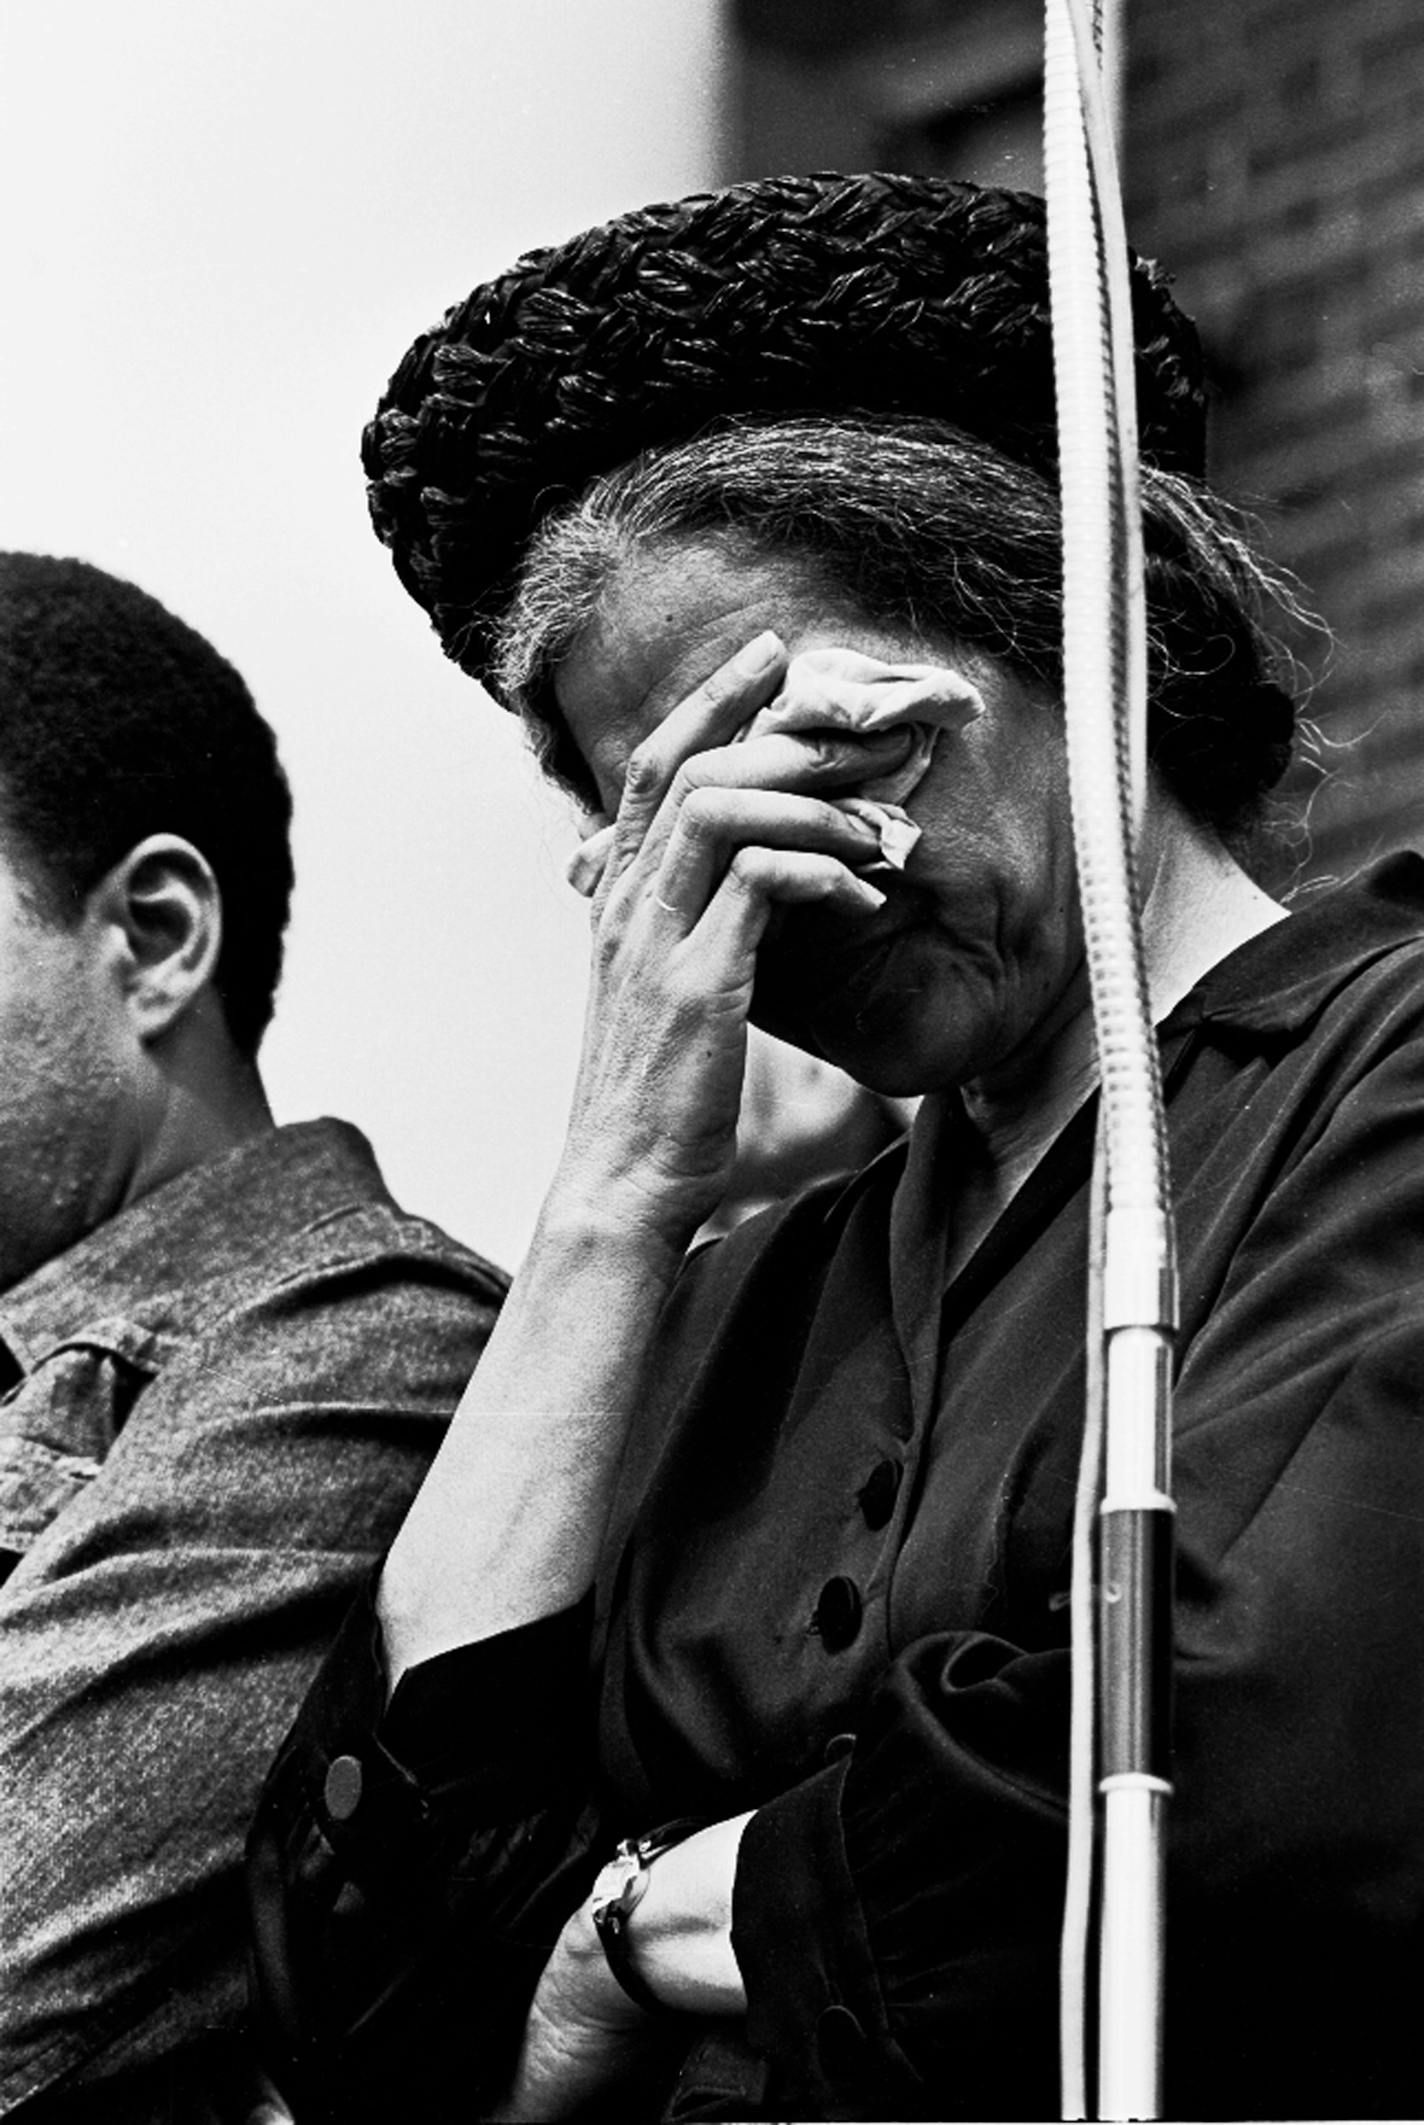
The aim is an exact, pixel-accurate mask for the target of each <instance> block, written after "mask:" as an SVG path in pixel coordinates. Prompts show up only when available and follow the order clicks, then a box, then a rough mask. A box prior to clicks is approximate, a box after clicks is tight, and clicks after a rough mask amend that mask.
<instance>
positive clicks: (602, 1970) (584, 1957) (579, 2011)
mask: <svg viewBox="0 0 1424 2125" xmlns="http://www.w3.org/2000/svg"><path fill="white" fill-rule="evenodd" d="M657 2036H658V2028H657V2024H656V2023H655V2021H654V2019H653V2017H652V2016H651V2015H648V2014H645V2013H644V2012H643V2010H642V2008H641V2007H639V2006H638V2005H637V2004H636V2003H635V2002H634V2001H633V2000H631V1999H630V1998H629V1997H628V1994H627V1993H626V1992H625V1991H624V1990H623V1987H622V1986H621V1985H620V1984H619V1982H618V1980H617V1978H615V1977H614V1975H613V1972H612V1971H611V1970H610V1969H609V1967H608V1958H607V1957H606V1956H605V1955H604V1952H603V1944H602V1942H601V1941H600V1940H599V1938H598V1935H597V1934H596V1933H595V1932H594V1930H593V1922H592V1920H591V1919H590V1918H589V1915H588V1907H587V1906H586V1905H580V1907H579V1909H578V1910H577V1911H575V1913H574V1915H573V1917H572V1918H571V1919H570V1920H569V1922H568V1924H567V1925H566V1926H565V1927H564V1930H563V1932H562V1933H561V1934H560V1935H559V1938H558V1941H557V1942H556V1944H555V1947H554V1952H553V1954H552V1955H551V1956H550V1957H549V1960H548V1962H547V1963H546V1964H545V1965H544V1971H543V1975H542V1976H541V1977H540V1979H539V1983H538V1986H537V1988H536V1990H535V1993H534V1998H533V2000H532V2001H531V2002H530V2006H529V2013H528V2015H527V2017H526V2019H525V2023H524V2035H523V2039H522V2041H521V2043H520V2048H519V2058H518V2061H517V2063H516V2065H515V2069H514V2077H513V2079H512V2081H511V2082H510V2085H509V2087H508V2089H507V2090H506V2091H505V2094H504V2096H503V2098H502V2100H501V2101H500V2102H499V2103H497V2104H496V2105H495V2106H494V2108H493V2109H492V2110H491V2111H490V2112H489V2117H490V2119H491V2120H492V2121H494V2125H526V2121H528V2125H538V2121H540V2120H543V2119H550V2120H552V2119H555V2118H568V2117H575V2116H577V2114H578V2112H579V2111H580V2110H581V2109H583V2108H584V2107H585V2105H587V2104H589V2103H591V2102H593V2101H594V2100H595V2099H596V2098H597V2097H599V2096H603V2095H608V2094H611V2093H612V2091H613V2090H614V2089H615V2088H617V2087H618V2086H619V2085H620V2084H621V2083H622V2082H624V2081H626V2080H627V2079H629V2077H630V2076H631V2075H633V2074H634V2073H636V2071H637V2069H638V2067H639V2066H640V2064H642V2063H643V2062H644V2061H645V2059H646V2056H647V2053H648V2051H649V2048H650V2046H652V2045H653V2044H654V2043H655V2042H656V2039H657Z"/></svg>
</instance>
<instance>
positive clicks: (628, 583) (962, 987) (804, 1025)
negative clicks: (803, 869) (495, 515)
mask: <svg viewBox="0 0 1424 2125" xmlns="http://www.w3.org/2000/svg"><path fill="white" fill-rule="evenodd" d="M765 628H774V629H775V630H776V632H777V633H778V634H779V635H780V636H781V638H782V640H783V642H784V643H785V644H786V647H787V650H788V652H789V653H790V654H791V655H793V656H795V655H797V654H798V653H800V652H801V651H803V650H811V649H831V648H839V649H855V650H860V651H862V652H864V653H865V654H867V655H870V656H876V657H880V658H883V659H885V660H887V661H892V662H917V663H927V662H928V663H939V664H948V665H951V666H953V667H955V668H956V669H958V670H959V671H961V672H962V673H963V674H964V675H965V676H966V677H967V678H969V679H971V680H972V681H973V683H974V684H975V686H977V687H978V689H979V691H980V693H981V695H982V696H983V700H984V714H983V715H982V716H980V717H978V718H977V719H976V720H975V721H973V722H972V723H970V724H969V725H968V726H967V727H966V728H965V729H964V730H962V731H959V732H954V733H951V732H944V733H942V734H941V736H940V739H939V742H938V745H937V746H936V749H935V754H934V758H933V760H932V762H931V765H930V768H929V770H928V772H927V773H926V775H925V776H924V779H923V780H922V781H921V782H920V784H919V786H918V787H917V788H916V789H915V790H914V791H913V792H912V793H911V795H910V797H909V798H908V799H907V802H906V807H905V808H906V810H907V811H908V812H909V813H910V816H911V817H912V818H913V819H914V821H915V823H916V825H917V826H919V828H920V829H921V838H920V840H919V841H918V843H917V844H916V846H915V848H914V850H913V851H912V853H911V855H910V858H909V861H908V863H907V865H906V867H905V870H904V873H903V875H897V874H895V873H887V872H886V871H884V870H877V871H876V873H875V882H876V884H877V885H879V886H880V887H882V888H883V889H884V891H885V893H886V895H887V898H886V902H885V905H884V907H883V908H882V909H880V911H879V912H878V913H875V914H859V913H848V912H845V911H843V910H840V909H825V910H823V909H820V908H816V907H797V908H787V909H780V910H777V911H776V913H775V915H774V918H773V921H772V923H771V925H770V927H769V929H768V931H767V935H766V938H765V941H764V942H763V944H762V947H761V950H760V954H759V957H758V975H757V986H756V996H755V1003H754V1008H753V1016H754V1018H755V1019H756V1020H757V1022H758V1023H759V1024H760V1025H762V1026H764V1027H766V1028H767V1030H768V1031H770V1032H773V1033H776V1034H779V1035H780V1036H781V1037H782V1038H783V1039H787V1040H791V1041H794V1042H795V1043H796V1044H797V1045H798V1046H800V1047H803V1048H806V1049H808V1050H810V1051H811V1052H812V1053H814V1054H818V1055H824V1056H826V1057H827V1058H828V1059H829V1060H830V1061H832V1062H834V1063H838V1064H839V1065H840V1066H841V1068H842V1069H844V1070H846V1071H848V1072H849V1073H850V1075H851V1076H852V1077H855V1078H857V1079H859V1080H860V1081H861V1082H862V1083H863V1084H866V1085H869V1086H871V1087H872V1088H873V1089H875V1090H876V1091H879V1092H884V1093H889V1094H901V1095H903V1094H911V1093H918V1092H928V1091H935V1090H940V1089H943V1088H944V1087H946V1086H948V1085H951V1084H962V1083H967V1082H971V1081H974V1080H978V1079H981V1078H984V1077H986V1076H988V1077H990V1078H992V1077H994V1076H996V1075H1001V1074H1003V1075H1007V1076H1012V1075H1015V1074H1017V1071H1018V1069H1019V1067H1020V1066H1021V1065H1027V1064H1029V1063H1030V1061H1031V1058H1032V1056H1033V1054H1034V1053H1035V1051H1036V1050H1038V1049H1039V1048H1040V1047H1041V1046H1042V1045H1043V1044H1044V1043H1045V1042H1046V1041H1047V1040H1048V1039H1049V1038H1050V1037H1051V1036H1052V1034H1053V1033H1054V1032H1055V1031H1056V1030H1057V1028H1058V1027H1059V1026H1060V1025H1061V1024H1062V1023H1064V1021H1065V1020H1066V1019H1067V1018H1068V1017H1070V1016H1072V1015H1073V1014H1074V1012H1075V1011H1076V1010H1077V1009H1078V1008H1079V1007H1080V1006H1081V1004H1082V1001H1083V998H1084V995H1085V988H1084V982H1083V972H1082V951H1081V934H1080V929H1079V924H1078V915H1077V905H1076V894H1075V892H1074V889H1073V850H1072V836H1071V831H1070V826H1069V813H1068V786H1067V765H1066V758H1065V753H1064V743H1063V730H1062V718H1061V715H1060V712H1059V710H1058V708H1057V705H1056V704H1055V703H1054V702H1053V701H1052V700H1051V699H1050V698H1049V697H1048V696H1047V695H1046V694H1045V693H1042V692H1039V691H1037V690H1034V689H1031V688H1030V687H1029V686H1028V685H1027V684H1026V683H1025V682H1024V681H1023V680H1021V679H1019V678H1018V677H1017V676H1016V675H1015V674H1013V673H1012V672H1010V671H1008V670H1007V669H1006V668H1005V667H1004V666H1003V665H1002V664H999V663H997V662H996V661H994V660H993V659H991V658H989V657H986V656H983V655H981V654H980V653H978V652H974V651H965V652H957V651H955V650H953V649H952V648H951V647H950V646H949V645H947V644H945V643H937V642H931V641H927V640H925V639H924V638H922V637H919V636H916V635H914V634H912V633H911V632H910V631H909V630H908V629H907V628H903V629H902V628H898V627H885V626H881V625H879V624H877V623H873V622H868V621H866V620H865V619H864V618H863V617H861V616H860V615H859V614H857V613H856V612H855V611H854V610H853V608H851V607H850V606H849V605H846V606H844V607H843V608H841V609H839V610H838V609H837V607H836V605H835V603H834V602H831V601H828V598H827V596H826V595H825V594H824V593H823V592H820V591H818V590H817V589H816V588H815V587H814V582H813V579H812V578H811V577H810V575H809V574H808V572H807V571H805V570H802V569H798V568H797V567H796V566H795V565H794V564H793V563H791V562H788V561H786V560H784V559H777V558H768V557H761V556H755V555H751V554H748V555H746V556H744V557H743V556H740V555H736V554H733V553H731V552H729V551H728V550H727V549H725V548H722V547H716V546H712V545H710V544H709V545H682V544H680V545H677V546H669V547H665V548H661V549H651V548H650V549H646V550H643V551H641V552H640V553H639V554H637V555H636V556H635V557H633V558H631V559H630V560H628V561H627V562H625V563H624V564H623V566H622V567H621V568H620V570H619V572H618V573H617V575H616V576H615V577H614V578H613V580H612V582H611V583H610V585H609V588H608V590H607V592H606V594H605V596H604V598H603V600H602V603H601V605H600V608H599V611H598V613H597V615H596V616H595V618H594V620H593V621H592V622H591V623H590V625H589V626H588V628H587V629H586V630H585V632H584V634H583V635H582V636H581V637H580V639H579V641H578V642H577V643H576V645H575V647H574V648H573V650H572V651H570V653H569V655H568V656H567V657H566V658H565V659H564V661H563V663H562V664H561V666H560V667H559V670H558V673H557V675H556V692H557V696H558V701H559V706H560V709H561V711H562V713H563V716H564V718H565V720H566V722H567V724H568V727H569V730H570V732H571V734H572V736H573V738H574V741H575V743H576V744H577V745H578V747H579V750H580V751H581V753H582V754H583V757H584V759H585V761H586V762H587V763H588V766H589V768H590V770H591V772H592V774H593V777H594V780H595V782H596V784H597V786H598V789H599V792H600V795H601V798H602V802H603V804H604V806H605V808H606V810H607V811H608V812H609V813H610V814H611V813H612V812H614V811H616V809H617V806H618V800H619V795H620V792H621V789H622V785H623V774H624V769H625V766H626V763H627V760H628V756H629V754H630V753H631V752H632V751H633V750H634V748H635V747H636V746H637V745H638V744H639V743H640V742H641V741H642V740H643V739H644V738H645V737H646V736H647V735H648V733H649V732H650V731H652V730H653V729H654V728H656V726H657V725H658V724H659V723H660V722H661V721H662V720H663V718H664V717H665V716H666V715H667V714H668V713H669V711H670V710H671V709H673V708H674V707H676V706H677V704H678V703H679V702H680V701H682V700H684V699H685V698H686V697H687V695H689V694H690V693H691V692H692V691H693V689H694V688H695V687H697V686H698V685H700V684H701V682H702V681H703V680H705V679H706V678H707V677H708V676H709V675H710V674H711V673H712V672H713V671H714V670H715V669H716V668H717V667H718V666H719V665H721V664H722V663H724V662H725V661H726V659H727V658H729V657H731V656H732V655H734V654H735V652H736V651H737V650H738V649H740V648H741V647H742V645H743V644H744V643H746V642H748V641H750V640H751V638H752V637H753V636H754V635H757V634H760V633H761V632H762V630H763V629H765ZM882 764H883V763H882ZM849 793H850V791H849V789H847V790H846V792H845V794H849Z"/></svg>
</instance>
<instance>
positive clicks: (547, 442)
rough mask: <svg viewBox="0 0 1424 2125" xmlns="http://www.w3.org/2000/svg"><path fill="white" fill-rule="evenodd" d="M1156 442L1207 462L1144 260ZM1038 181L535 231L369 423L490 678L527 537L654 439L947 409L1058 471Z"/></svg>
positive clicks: (706, 208)
mask: <svg viewBox="0 0 1424 2125" xmlns="http://www.w3.org/2000/svg"><path fill="white" fill-rule="evenodd" d="M1132 280H1133V307H1134V324H1135V331H1136V343H1137V389H1138V418H1139V427H1140V433H1141V440H1142V450H1143V455H1144V457H1145V458H1147V459H1148V460H1150V461H1152V462H1154V463H1156V464H1158V465H1160V466H1162V467H1164V468H1167V469H1171V470H1174V471H1179V472H1187V473H1193V474H1199V473H1200V472H1201V471H1202V469H1203V460H1204V451H1205V403H1204V393H1203V387H1202V375H1201V359H1200V349H1199V346H1198V342H1197V337H1196V332H1195V329H1194V328H1193V326H1192V324H1191V323H1190V321H1189V320H1188V319H1187V318H1186V317H1185V316H1184V315H1183V314H1182V312H1181V311H1180V310H1179V309H1178V308H1177V307H1176V305H1175V303H1174V302H1173V301H1172V299H1171V297H1170V296H1169V294H1168V293H1167V289H1166V284H1165V279H1164V277H1163V275H1162V274H1161V273H1160V272H1159V270H1158V269H1157V268H1156V267H1155V266H1153V265H1152V264H1150V263H1148V262H1144V261H1142V260H1135V261H1134V264H1133V275H1132ZM1053 410H1054V399H1053V374H1052V353H1051V343H1050V331H1049V314H1048V285H1047V249H1046V239H1045V233H1044V210H1043V203H1042V201H1041V200H1039V199H1036V198H1033V197H1031V196H1030V195H1028V194H1025V193H1016V192H1004V191H993V190H986V189H982V188H981V187H979V186H976V185H970V184H961V183H950V182H947V181H945V180H941V179H935V178H929V177H899V176H853V177H847V176H817V177H780V178H770V179H765V180H761V181H758V182H755V183H750V184H742V185H736V186H733V187H732V188H731V189H729V190H727V191H724V192H718V193H713V194H699V195H696V196H695V197H693V198H690V199H684V200H678V201H675V202H672V203H670V204H667V205H660V206H651V207H646V208H643V209H642V210H640V211H639V212H637V213H633V214H625V215H622V216H620V217H619V218H618V219H617V220H615V221H611V222H607V223H605V224H604V225H603V226H601V227H599V228H595V229H590V230H588V231H587V232H586V233H585V234H583V235H581V236H577V237H574V238H573V239H572V240H571V241H569V242H568V243H564V244H560V245H558V246H557V247H555V248H552V249H548V250H542V251H535V252H532V253H531V254H530V255H529V256H528V257H526V258H523V259H521V260H520V261H519V262H518V263H517V264H516V265H515V266H513V267H512V268H511V269H510V270H509V271H508V272H507V273H505V274H503V275H501V276H500V278H499V279H497V280H494V281H491V282H490V283H489V284H488V285H487V286H485V287H480V288H477V289H475V291H474V293H473V294H472V295H470V296H469V297H468V298H467V300H466V301H464V302H463V303H459V304H457V305H456V306H455V307H454V308H453V309H452V310H450V311H449V312H448V313H447V315H446V316H445V318H444V320H443V321H442V322H441V324H440V325H438V326H437V327H436V328H435V329H434V330H433V331H431V332H427V333H425V334H423V335H422V336H421V338H419V339H418V340H417V341H416V343H415V345H414V346H413V347H412V348H411V350H410V352H409V353H408V354H407V355H406V357H405V360H404V361H403V362H402V363H401V365H400V367H399V369H398V370H397V371H396V373H395V375H394V377H393V378H392V379H391V382H390V385H389V386H388V388H387V391H386V394H385V396H384V398H383V399H382V401H381V404H380V406H379V408H378V410H377V412H376V415H375V417H374V419H373V420H372V421H371V423H370V424H369V426H368V427H367V429H366V432H365V436H364V438H363V453H362V454H363V461H364V464H365V467H366V472H367V475H368V479H369V495H370V506H371V515H372V519H373V521H374V523H375V527H376V530H377V532H378V534H379V536H380V537H381V538H382V539H383V540H384V542H385V543H386V544H387V545H388V546H389V547H390V549H391V553H392V557H393V559H394V561H395V565H396V569H397V571H398V573H399V575H400V578H401V581H402V582H403V583H404V584H405V586H406V588H407V589H408V590H409V591H410V592H411V594H412V596H413V597H415V598H416V599H417V600H418V601H419V603H420V604H422V605H423V606H424V607H425V609H426V611H427V612H428V613H429V614H430V617H431V619H432V621H433V622H434V625H435V627H436V630H437V632H438V633H439V635H440V638H441V641H442V643H443V646H444V648H445V650H446V653H447V654H448V655H450V656H452V657H453V658H454V659H455V660H456V662H457V663H459V664H460V665H461V666H462V667H463V668H464V669H465V670H466V671H468V672H469V673H470V674H471V675H472V676H473V677H475V678H482V677H483V676H484V675H485V672H486V666H487V663H488V658H489V650H490V629H491V624H492V622H493V620H494V619H495V618H496V617H497V615H498V613H499V611H500V609H501V607H502V605H503V603H504V601H505V599H506V598H507V595H508V592H509V588H510V585H511V579H512V576H513V572H514V570H515V569H516V567H517V564H518V560H519V556H520V553H521V551H522V549H523V547H524V544H525V542H526V541H527V539H528V537H529V535H530V533H531V532H532V530H533V529H534V528H535V526H536V525H537V523H538V522H539V520H540V518H541V517H542V516H543V515H544V513H545V512H546V511H547V510H548V509H549V508H550V507H551V506H552V505H554V504H555V503H557V502H558V501H559V500H561V499H563V498H564V497H567V496H569V495H572V494H576V493H578V492H579V491H580V490H581V489H582V488H583V486H584V485H585V484H586V483H587V482H588V480H589V479H590V478H592V477H593V476H594V475H595V474H597V473H599V472H603V471H607V470H609V469H611V468H612V467H613V466H615V465H618V464H621V463H623V462H625V461H626V460H627V459H628V458H630V457H632V456H634V455H635V454H636V453H637V452H638V451H639V450H642V449H644V448H646V447H647V446H649V445H650V444H655V443H659V442H667V441H671V440H674V439H679V438H683V437H686V436H690V435H692V434H693V433H695V432H696V431H698V430H700V429H702V428H705V427H707V426H709V425H711V424H714V423H716V422H718V421H721V420H725V419H728V418H737V417H742V418H745V417H749V416H756V415H778V414H779V415H786V414H793V413H801V414H805V413H815V412H836V413H851V412H860V413H871V414H895V413H913V414H919V415H925V414H930V415H935V416H939V417H942V418H943V419H944V420H946V421H947V422H951V423H953V424H955V425H957V426H959V427H961V428H965V429H968V430H969V431H971V432H972V433H974V434H975V435H977V436H979V437H980V438H982V439H983V440H984V441H987V442H990V443H992V444H995V445H996V446H997V447H998V448H1000V449H1001V450H1003V451H1005V452H1006V453H1007V454H1008V455H1010V456H1011V457H1014V458H1016V459H1018V460H1020V461H1022V462H1023V463H1025V464H1028V465H1032V466H1035V467H1037V468H1038V469H1039V470H1042V471H1047V472H1049V473H1050V474H1051V472H1052V469H1053V464H1054V457H1055V449H1056V443H1055V436H1054V426H1053Z"/></svg>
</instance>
